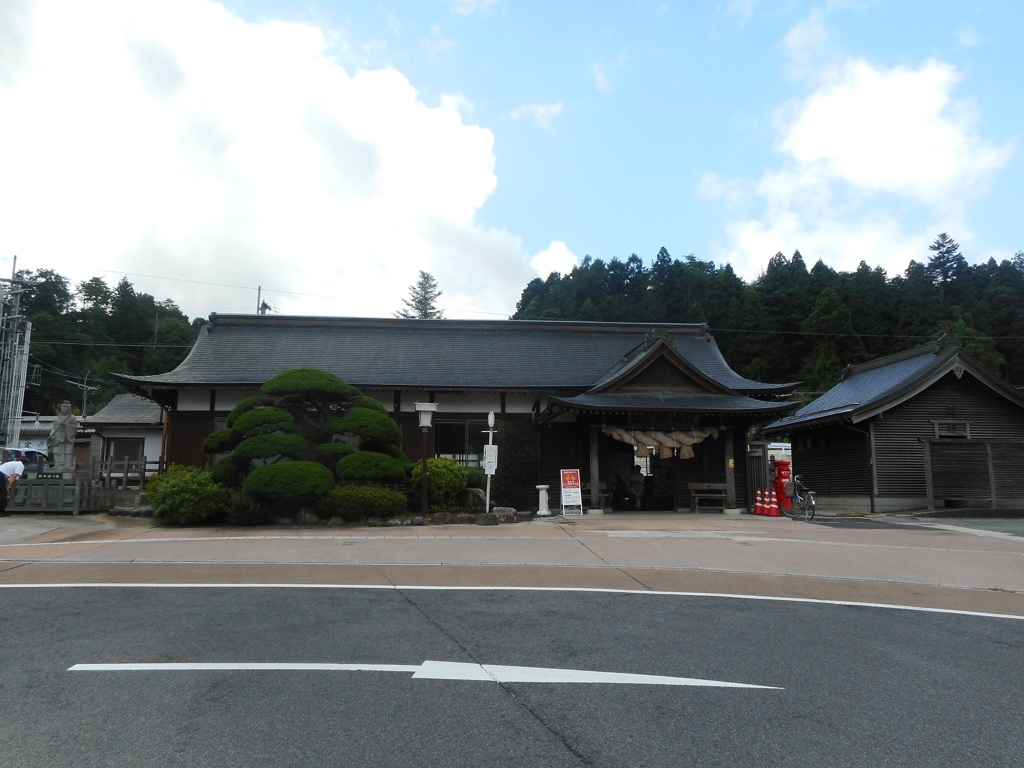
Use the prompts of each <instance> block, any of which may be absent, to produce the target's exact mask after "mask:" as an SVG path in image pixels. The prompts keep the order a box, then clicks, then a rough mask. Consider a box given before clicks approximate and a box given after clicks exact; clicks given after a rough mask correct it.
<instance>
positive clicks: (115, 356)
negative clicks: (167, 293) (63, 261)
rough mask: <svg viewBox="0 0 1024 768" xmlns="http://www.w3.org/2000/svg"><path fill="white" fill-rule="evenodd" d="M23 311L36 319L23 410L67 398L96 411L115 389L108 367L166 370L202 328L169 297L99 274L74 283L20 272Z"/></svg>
mask: <svg viewBox="0 0 1024 768" xmlns="http://www.w3.org/2000/svg"><path fill="white" fill-rule="evenodd" d="M17 277H18V278H19V280H21V281H26V282H27V283H28V284H27V285H24V289H23V291H22V293H21V297H20V311H21V312H22V314H24V315H25V317H26V318H27V319H28V320H29V321H30V322H31V323H32V337H31V344H30V347H29V360H28V376H27V379H28V382H27V386H26V388H25V404H24V408H23V412H26V413H30V414H32V413H40V414H43V415H44V416H49V415H52V414H54V413H56V412H57V410H58V409H59V406H60V403H61V401H63V400H68V401H70V402H71V404H72V406H73V407H74V410H75V412H76V413H80V412H81V410H82V408H83V406H84V407H85V410H86V413H87V415H88V414H93V413H95V412H96V411H97V410H99V408H101V407H102V406H103V405H105V404H106V403H107V402H108V401H109V400H110V398H112V397H113V396H114V395H115V394H116V392H117V386H116V384H115V383H114V382H113V381H112V380H110V379H108V378H107V374H108V373H131V374H137V375H146V374H153V373H164V372H165V371H169V370H171V369H173V368H174V367H175V366H177V365H178V363H180V362H181V361H182V360H183V359H184V358H185V355H187V354H188V352H189V350H190V349H191V348H192V343H193V342H194V341H195V338H196V334H198V332H199V328H200V327H201V326H202V324H203V323H204V322H205V320H204V319H202V318H200V319H197V320H195V321H193V322H189V319H188V317H187V316H186V315H184V314H183V313H182V312H181V310H180V309H178V307H177V306H176V305H175V303H174V302H173V301H171V300H170V299H165V300H163V301H157V300H156V299H154V298H153V297H152V296H150V295H149V294H148V293H138V292H136V290H135V288H134V287H133V286H132V284H131V283H130V282H128V278H122V279H121V281H120V282H119V283H118V284H117V286H116V287H114V288H111V287H110V286H109V285H107V283H106V281H104V280H103V279H102V278H99V277H94V278H92V279H90V280H86V281H84V282H82V283H79V284H78V285H77V286H76V287H75V288H74V289H72V288H71V286H70V285H69V283H68V280H67V278H65V277H63V276H61V275H59V274H57V273H56V272H54V271H52V270H48V269H43V270H38V271H36V272H32V271H19V272H18V274H17Z"/></svg>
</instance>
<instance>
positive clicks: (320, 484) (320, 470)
mask: <svg viewBox="0 0 1024 768" xmlns="http://www.w3.org/2000/svg"><path fill="white" fill-rule="evenodd" d="M333 487H334V474H333V473H332V472H331V470H329V469H328V468H327V467H325V466H324V465H323V464H318V463H316V462H315V461H284V462H280V463H278V464H269V465H267V466H265V467H256V468H255V469H254V470H253V471H252V472H250V473H249V475H248V476H247V477H246V478H245V481H244V482H243V483H242V490H243V491H245V493H247V494H248V495H249V496H252V497H253V498H254V499H256V500H257V501H258V502H260V503H261V504H264V505H268V504H270V505H276V506H278V507H280V510H281V511H282V512H285V511H288V512H291V511H296V510H298V509H300V508H301V507H304V506H307V505H309V504H312V503H313V502H315V501H316V500H317V499H319V498H321V497H322V496H324V495H325V494H326V493H327V492H328V491H329V490H331V488H333Z"/></svg>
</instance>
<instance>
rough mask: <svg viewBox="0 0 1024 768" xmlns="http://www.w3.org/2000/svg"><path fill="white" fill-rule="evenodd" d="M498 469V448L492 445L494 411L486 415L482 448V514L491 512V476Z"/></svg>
mask: <svg viewBox="0 0 1024 768" xmlns="http://www.w3.org/2000/svg"><path fill="white" fill-rule="evenodd" d="M497 469H498V446H496V445H495V444H494V411H491V412H490V413H488V414H487V445H485V446H484V474H485V475H487V493H486V495H485V496H484V512H490V511H491V476H492V475H493V474H494V473H495V472H496V471H497Z"/></svg>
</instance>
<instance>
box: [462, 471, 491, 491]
mask: <svg viewBox="0 0 1024 768" xmlns="http://www.w3.org/2000/svg"><path fill="white" fill-rule="evenodd" d="M466 487H467V488H486V487H487V473H486V472H484V471H483V470H482V469H481V468H480V467H466Z"/></svg>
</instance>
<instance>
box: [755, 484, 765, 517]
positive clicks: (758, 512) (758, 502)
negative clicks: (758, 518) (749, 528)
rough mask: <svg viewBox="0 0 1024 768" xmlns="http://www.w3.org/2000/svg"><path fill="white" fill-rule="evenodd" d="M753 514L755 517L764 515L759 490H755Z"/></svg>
mask: <svg viewBox="0 0 1024 768" xmlns="http://www.w3.org/2000/svg"><path fill="white" fill-rule="evenodd" d="M754 514H755V515H763V514H764V502H763V501H761V489H760V488H758V489H757V496H756V497H755V500H754Z"/></svg>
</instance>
